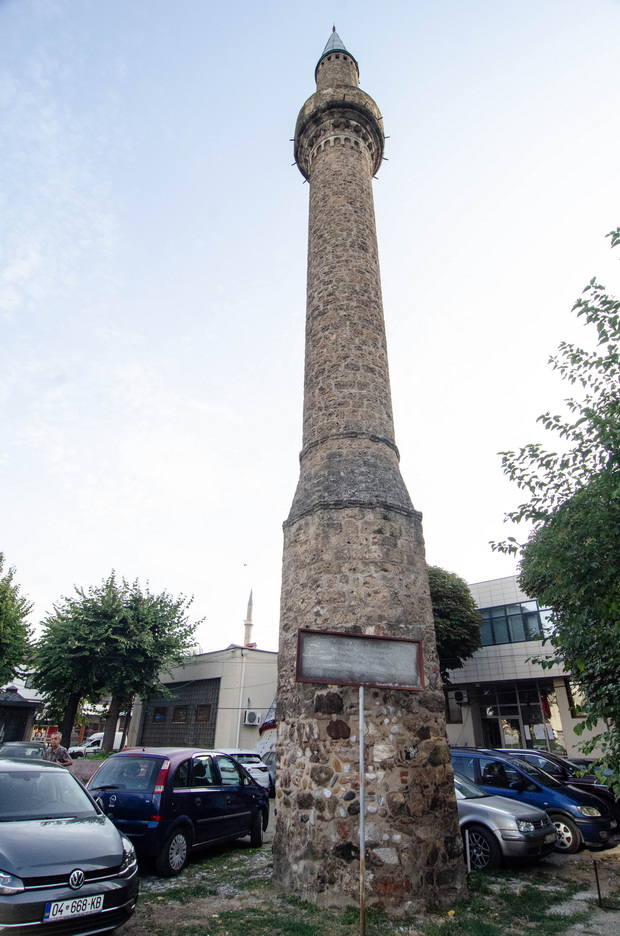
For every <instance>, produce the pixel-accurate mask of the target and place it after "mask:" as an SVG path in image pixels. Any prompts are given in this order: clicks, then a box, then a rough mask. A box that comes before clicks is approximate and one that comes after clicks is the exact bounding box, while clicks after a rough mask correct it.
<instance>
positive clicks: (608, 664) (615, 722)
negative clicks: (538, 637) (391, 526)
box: [492, 228, 620, 791]
mask: <svg viewBox="0 0 620 936" xmlns="http://www.w3.org/2000/svg"><path fill="white" fill-rule="evenodd" d="M608 236H609V237H611V245H612V247H615V246H617V245H618V244H619V243H620V228H618V229H617V230H615V231H612V232H611V233H610V234H609V235H608ZM573 311H575V312H576V313H577V315H578V316H581V317H583V319H584V321H585V323H586V324H587V325H591V326H593V327H594V329H595V330H596V335H597V343H596V347H595V349H594V350H584V349H583V348H580V347H575V346H574V345H572V344H568V343H566V342H562V344H560V346H559V350H558V354H557V355H555V356H554V357H552V358H551V359H550V363H551V365H552V367H553V369H554V370H556V371H558V372H559V374H560V376H561V377H562V379H564V380H567V381H568V382H569V384H570V385H571V386H575V387H577V388H581V394H580V396H579V398H576V397H571V398H570V399H568V400H566V406H567V413H566V415H551V414H550V413H545V414H544V415H543V416H540V417H539V421H540V422H541V423H542V424H543V426H544V427H545V428H546V429H548V430H549V431H551V432H554V433H556V434H557V436H558V438H559V439H560V440H561V446H560V448H561V450H560V451H559V452H554V451H547V450H545V449H544V448H543V447H542V446H541V445H528V446H525V447H524V448H522V449H520V450H519V451H517V452H503V453H501V454H502V465H503V469H504V472H505V474H507V475H508V477H509V478H511V480H513V481H515V482H516V484H517V486H518V487H519V488H520V489H522V490H524V491H526V492H527V494H528V499H527V500H526V501H525V502H524V503H523V504H521V505H519V507H518V508H517V509H516V510H514V511H512V512H511V513H509V514H508V515H507V519H508V520H510V521H513V522H515V523H520V522H522V521H528V522H530V523H531V524H532V529H531V533H530V535H529V539H528V541H527V542H526V543H525V544H523V545H519V544H518V543H517V541H516V539H515V538H514V537H509V538H508V540H507V541H506V542H504V543H494V544H492V545H493V547H494V548H496V549H499V550H501V551H504V552H511V553H519V554H520V578H519V581H520V585H521V587H522V588H523V590H524V591H525V592H526V593H527V594H528V595H531V596H532V597H533V598H537V599H538V600H539V601H540V602H541V603H543V604H545V605H547V606H548V607H552V608H553V611H554V613H553V617H552V623H553V625H554V630H553V633H552V635H551V637H550V638H549V642H550V644H551V646H552V647H553V648H554V652H555V662H561V663H563V664H564V666H565V667H566V668H567V670H568V671H569V672H570V673H571V675H572V677H573V679H574V680H575V681H576V683H577V684H578V685H579V687H580V689H581V691H582V693H583V695H584V699H585V702H586V712H587V717H586V720H585V723H583V724H582V726H581V730H583V729H584V728H586V727H588V728H593V727H595V726H597V727H598V731H599V733H598V734H597V735H596V736H595V738H594V739H593V740H592V741H591V742H588V743H587V745H584V746H583V747H584V750H586V751H592V750H593V749H594V747H595V746H596V745H601V747H602V749H603V751H604V754H605V759H606V761H607V764H608V766H610V767H612V769H614V770H615V772H616V783H617V786H618V790H619V791H620V678H619V676H618V674H619V673H620V392H619V390H620V385H619V381H620V302H619V301H618V300H616V299H615V298H614V297H613V296H609V295H608V294H607V292H606V290H605V287H604V286H602V285H600V284H599V283H597V282H596V280H595V279H593V280H591V282H590V283H589V284H588V286H586V288H585V289H584V291H583V294H582V296H581V297H580V298H579V299H578V300H577V302H575V304H574V306H573Z"/></svg>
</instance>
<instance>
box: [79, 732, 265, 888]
mask: <svg viewBox="0 0 620 936" xmlns="http://www.w3.org/2000/svg"><path fill="white" fill-rule="evenodd" d="M88 789H89V790H90V792H91V793H92V795H93V796H94V797H95V798H96V800H97V801H98V802H99V803H100V804H101V807H102V808H103V810H104V812H105V813H106V815H107V816H108V817H109V818H110V819H111V820H112V822H114V824H115V825H116V826H117V828H118V829H119V830H120V831H121V832H123V833H124V834H125V835H126V836H127V837H128V838H129V839H131V841H132V842H133V843H134V845H135V848H136V851H137V853H138V856H139V857H153V858H154V859H155V867H156V869H157V872H158V874H161V875H162V876H164V877H169V876H172V875H174V874H179V873H180V872H181V871H182V870H183V868H184V867H185V865H186V864H187V861H188V859H189V855H190V852H191V851H192V850H195V849H200V848H205V847H207V846H210V845H213V844H215V843H216V842H225V841H229V840H232V839H238V838H243V837H244V836H246V835H249V836H250V843H251V845H252V847H253V848H258V847H259V846H260V845H261V844H262V842H263V831H264V830H265V829H266V828H267V823H268V821H269V797H268V795H267V791H266V790H265V789H264V788H263V787H261V786H259V784H258V783H257V782H256V780H254V778H253V777H252V776H251V775H250V774H249V773H248V772H247V770H245V768H244V767H242V766H241V765H240V764H238V763H237V762H236V761H234V760H233V759H232V757H229V756H228V755H227V754H224V753H222V752H221V751H205V750H203V749H202V748H131V749H130V750H128V751H121V752H120V753H119V754H112V756H111V757H109V758H108V759H107V760H105V761H103V762H102V764H101V767H99V769H98V770H97V771H96V772H95V773H94V774H93V776H92V777H91V778H90V780H89V781H88Z"/></svg>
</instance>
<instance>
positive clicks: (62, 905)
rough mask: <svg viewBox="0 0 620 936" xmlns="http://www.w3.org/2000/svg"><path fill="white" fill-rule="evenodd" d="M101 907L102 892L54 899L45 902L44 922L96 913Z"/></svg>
mask: <svg viewBox="0 0 620 936" xmlns="http://www.w3.org/2000/svg"><path fill="white" fill-rule="evenodd" d="M102 907H103V894H92V895H91V896H90V897H74V898H73V900H55V901H53V902H52V903H48V904H45V914H44V916H43V922H44V923H52V922H53V921H54V920H68V919H69V917H78V916H86V915H87V914H89V913H97V911H98V910H101V908H102Z"/></svg>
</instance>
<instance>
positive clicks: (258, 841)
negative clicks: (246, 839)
mask: <svg viewBox="0 0 620 936" xmlns="http://www.w3.org/2000/svg"><path fill="white" fill-rule="evenodd" d="M262 844H263V816H262V813H261V811H260V809H258V810H257V811H256V814H255V816H254V818H253V819H252V828H251V829H250V845H251V847H252V848H260V847H261V845H262Z"/></svg>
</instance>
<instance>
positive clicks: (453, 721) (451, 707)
mask: <svg viewBox="0 0 620 936" xmlns="http://www.w3.org/2000/svg"><path fill="white" fill-rule="evenodd" d="M444 693H445V696H446V721H447V722H448V724H450V725H462V724H463V707H462V705H460V704H459V703H458V702H457V701H456V699H455V696H454V690H453V689H444Z"/></svg>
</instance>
